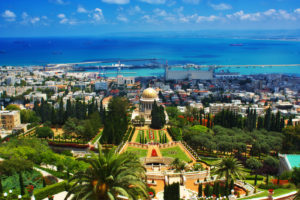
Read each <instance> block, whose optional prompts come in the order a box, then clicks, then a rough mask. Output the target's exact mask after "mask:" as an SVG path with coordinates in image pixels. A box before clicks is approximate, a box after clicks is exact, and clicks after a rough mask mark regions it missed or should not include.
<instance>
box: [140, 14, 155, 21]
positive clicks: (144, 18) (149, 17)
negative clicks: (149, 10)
mask: <svg viewBox="0 0 300 200" xmlns="http://www.w3.org/2000/svg"><path fill="white" fill-rule="evenodd" d="M141 19H142V21H144V22H147V23H157V21H156V20H155V19H154V18H153V17H151V16H150V15H144V16H142V18H141Z"/></svg>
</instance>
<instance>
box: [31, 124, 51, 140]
mask: <svg viewBox="0 0 300 200" xmlns="http://www.w3.org/2000/svg"><path fill="white" fill-rule="evenodd" d="M35 133H36V135H37V137H38V138H52V137H53V135H54V133H53V131H52V129H51V128H49V127H48V126H44V127H39V128H37V129H36V131H35Z"/></svg>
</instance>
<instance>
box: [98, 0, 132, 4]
mask: <svg viewBox="0 0 300 200" xmlns="http://www.w3.org/2000/svg"><path fill="white" fill-rule="evenodd" d="M102 2H104V3H110V4H128V3H129V2H130V0H102Z"/></svg>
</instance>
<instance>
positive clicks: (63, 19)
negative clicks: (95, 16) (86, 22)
mask: <svg viewBox="0 0 300 200" xmlns="http://www.w3.org/2000/svg"><path fill="white" fill-rule="evenodd" d="M57 17H58V18H59V19H60V21H59V23H60V24H70V25H75V24H78V21H77V20H76V19H69V18H67V16H66V15H65V14H63V13H61V14H58V15H57Z"/></svg>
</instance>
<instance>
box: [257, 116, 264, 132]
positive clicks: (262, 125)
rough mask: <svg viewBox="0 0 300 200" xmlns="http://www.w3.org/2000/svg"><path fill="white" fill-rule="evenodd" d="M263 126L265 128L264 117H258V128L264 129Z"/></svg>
mask: <svg viewBox="0 0 300 200" xmlns="http://www.w3.org/2000/svg"><path fill="white" fill-rule="evenodd" d="M262 128H264V119H263V118H262V117H258V121H257V129H262Z"/></svg>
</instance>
